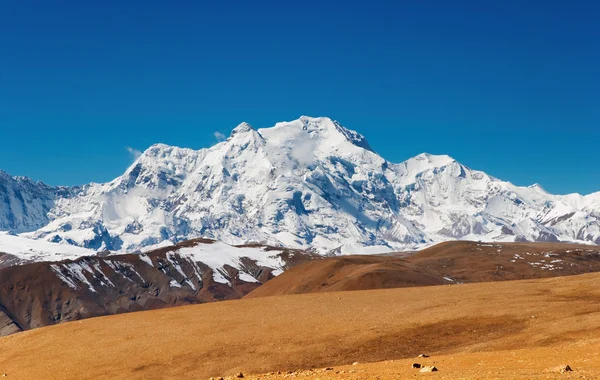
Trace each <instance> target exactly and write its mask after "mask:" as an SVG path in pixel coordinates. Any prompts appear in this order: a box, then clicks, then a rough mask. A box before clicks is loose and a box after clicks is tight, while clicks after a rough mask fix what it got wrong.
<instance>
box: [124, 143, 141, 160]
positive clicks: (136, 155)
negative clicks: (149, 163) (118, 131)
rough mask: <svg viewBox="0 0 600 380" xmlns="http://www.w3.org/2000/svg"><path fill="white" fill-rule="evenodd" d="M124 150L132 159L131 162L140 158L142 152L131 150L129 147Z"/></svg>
mask: <svg viewBox="0 0 600 380" xmlns="http://www.w3.org/2000/svg"><path fill="white" fill-rule="evenodd" d="M125 149H127V151H128V152H129V154H131V158H132V159H133V161H135V160H137V159H138V158H140V156H141V155H142V152H141V151H139V150H137V149H135V148H132V147H130V146H126V147H125Z"/></svg>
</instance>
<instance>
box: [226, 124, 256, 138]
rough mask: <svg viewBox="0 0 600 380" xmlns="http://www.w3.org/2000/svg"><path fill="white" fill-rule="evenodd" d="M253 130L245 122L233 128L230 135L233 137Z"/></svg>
mask: <svg viewBox="0 0 600 380" xmlns="http://www.w3.org/2000/svg"><path fill="white" fill-rule="evenodd" d="M253 130H254V128H252V126H251V125H250V124H248V123H246V122H245V121H244V122H242V123H240V124H239V125H238V126H237V127H235V128H233V130H232V131H231V135H232V136H233V135H235V134H238V133H246V132H250V131H253Z"/></svg>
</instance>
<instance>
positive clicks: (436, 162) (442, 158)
mask: <svg viewBox="0 0 600 380" xmlns="http://www.w3.org/2000/svg"><path fill="white" fill-rule="evenodd" d="M407 162H420V163H422V164H425V165H426V166H433V167H440V166H446V165H448V164H451V163H452V162H456V160H455V159H454V158H452V157H450V156H448V155H445V154H441V155H436V154H429V153H421V154H418V155H416V156H414V157H413V158H410V159H408V160H407Z"/></svg>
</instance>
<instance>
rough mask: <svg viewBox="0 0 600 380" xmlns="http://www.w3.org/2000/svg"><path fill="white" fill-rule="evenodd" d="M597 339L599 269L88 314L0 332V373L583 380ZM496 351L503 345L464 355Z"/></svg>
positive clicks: (593, 370) (599, 347)
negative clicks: (422, 367) (551, 378)
mask: <svg viewBox="0 0 600 380" xmlns="http://www.w3.org/2000/svg"><path fill="white" fill-rule="evenodd" d="M598 338H600V275H599V274H585V275H579V276H569V277H557V278H550V279H539V280H522V281H505V282H495V283H478V284H464V285H451V286H433V287H415V288H404V289H383V290H372V291H356V292H341V293H340V292H337V293H336V292H330V293H313V294H303V295H290V296H279V297H265V298H255V299H242V300H236V301H225V302H219V303H210V304H202V305H192V306H183V307H178V308H171V309H161V310H154V311H147V312H138V313H130V314H122V315H117V316H109V317H100V318H93V319H87V320H83V321H77V322H70V323H65V324H60V325H55V326H51V327H46V328H40V329H36V330H31V331H26V332H23V333H19V334H14V335H11V336H8V337H4V338H0V352H1V353H2V355H0V372H1V373H7V375H8V377H9V378H15V379H37V378H46V379H85V378H95V379H97V378H134V379H135V378H140V379H141V378H148V379H150V378H152V379H157V378H165V379H167V378H168V379H176V378H177V379H179V378H199V379H203V378H204V379H206V378H208V377H209V376H223V375H232V374H234V373H236V372H238V371H242V372H244V373H246V374H251V373H265V372H269V371H279V370H281V371H283V370H296V369H299V368H314V367H317V368H318V367H326V366H334V367H335V366H338V365H343V364H350V363H353V362H355V361H358V362H361V363H365V362H376V361H382V360H398V359H402V358H413V357H415V356H416V355H417V354H419V353H421V352H426V353H428V354H430V355H432V357H431V358H429V359H426V360H423V361H424V364H430V363H435V364H436V365H438V366H439V368H440V372H439V373H438V374H437V375H436V376H439V377H440V378H516V377H522V378H533V377H536V376H537V375H540V376H542V375H543V376H544V378H545V377H546V376H547V374H546V373H543V368H545V367H549V366H553V365H558V364H562V362H567V363H569V364H572V365H573V366H574V367H575V368H576V369H577V370H579V371H580V372H577V374H585V375H586V376H588V378H594V376H595V377H597V376H598V375H600V362H599V361H598V359H597V358H598V352H600V344H598ZM519 349H527V350H526V351H517V350H519ZM496 350H504V351H498V352H497V353H485V354H472V353H477V352H491V351H496ZM506 350H508V351H506ZM463 353H471V354H468V355H464V354H463ZM440 355H450V356H445V357H440ZM412 360H413V361H414V359H412ZM408 363H409V362H408V361H400V362H398V363H396V364H389V365H388V364H385V363H380V364H377V365H373V366H365V365H358V366H355V368H356V370H357V372H356V373H351V374H347V375H346V374H341V373H340V374H335V375H324V376H322V377H325V376H329V378H375V376H380V378H406V377H408V376H412V375H414V374H415V373H414V372H412V369H410V370H409V369H407V368H406V365H407V364H408ZM378 366H379V367H378ZM358 370H360V371H364V372H358ZM369 371H370V372H369ZM445 371H446V372H445ZM503 374H505V375H506V374H508V376H503ZM534 375H535V376H534ZM318 376H320V374H319V375H318ZM318 376H317V377H318ZM332 376H333V377H332ZM563 378H564V377H563Z"/></svg>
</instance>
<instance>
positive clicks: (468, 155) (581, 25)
mask: <svg viewBox="0 0 600 380" xmlns="http://www.w3.org/2000/svg"><path fill="white" fill-rule="evenodd" d="M123 3H127V4H123ZM484 3H488V4H484ZM594 3H596V4H594ZM340 4H341V3H340V2H337V1H336V2H333V1H331V2H326V1H313V0H307V1H302V2H287V1H268V2H265V1H260V0H257V1H252V2H248V1H215V2H204V1H197V2H191V1H181V2H178V1H171V2H164V1H127V2H123V1H103V2H88V1H58V0H56V1H51V2H50V1H27V0H23V1H11V0H0V133H1V135H0V139H1V140H0V141H1V147H2V154H1V155H0V169H3V170H5V171H8V172H9V173H11V174H15V175H26V176H30V177H32V178H34V179H39V180H43V181H45V182H47V183H49V184H53V185H58V184H64V185H72V184H82V183H86V182H90V181H95V182H100V181H108V180H110V179H112V178H114V177H116V176H118V175H120V174H121V173H122V172H123V171H124V170H125V169H126V167H127V166H128V165H129V164H130V163H131V160H132V158H131V155H130V153H129V152H128V150H127V148H126V147H132V148H134V149H138V150H143V149H145V148H146V147H148V146H149V145H151V144H153V143H156V142H163V143H167V144H173V145H179V146H185V147H191V148H197V149H198V148H202V147H208V146H210V145H212V144H214V143H215V142H216V138H215V136H214V133H215V132H220V133H224V134H228V133H229V131H230V130H231V129H232V128H233V127H235V126H236V125H237V124H238V123H240V122H241V121H247V122H249V123H250V124H252V125H253V126H255V127H257V128H259V127H266V126H271V125H273V124H274V123H275V122H277V121H282V120H292V119H296V118H297V117H299V116H300V115H311V116H329V117H331V118H334V119H336V120H339V121H340V122H341V123H342V124H343V125H344V126H346V127H348V128H350V129H355V130H357V131H359V132H361V133H362V134H364V135H365V136H366V137H367V138H368V140H369V142H370V143H371V145H372V146H373V147H374V149H375V150H377V151H378V152H379V153H380V154H381V155H382V156H383V157H385V158H387V159H388V160H390V161H393V162H400V161H403V160H405V159H407V158H409V157H411V156H414V155H416V154H418V153H421V152H429V153H434V154H449V155H451V156H453V157H454V158H456V159H457V160H459V161H460V162H462V163H463V164H465V165H467V166H470V167H472V168H475V169H480V170H484V171H486V172H488V173H489V174H491V175H494V176H496V177H499V178H501V179H505V180H509V181H512V182H514V183H516V184H518V185H529V184H532V183H535V182H537V183H540V184H542V186H544V187H545V188H546V189H547V190H549V191H552V192H556V193H569V192H581V193H590V192H594V191H598V190H600V165H599V162H600V158H599V157H600V70H599V67H600V49H599V48H598V47H599V46H600V27H598V24H597V15H598V14H599V13H600V6H599V5H597V2H593V1H580V2H578V1H570V2H565V1H563V2H560V3H559V2H552V1H546V2H537V1H536V2H528V1H502V2H482V1H452V2H450V1H441V0H440V1H428V0H419V1H386V2H381V1H376V0H372V1H368V2H354V3H352V2H344V6H341V5H340Z"/></svg>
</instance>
